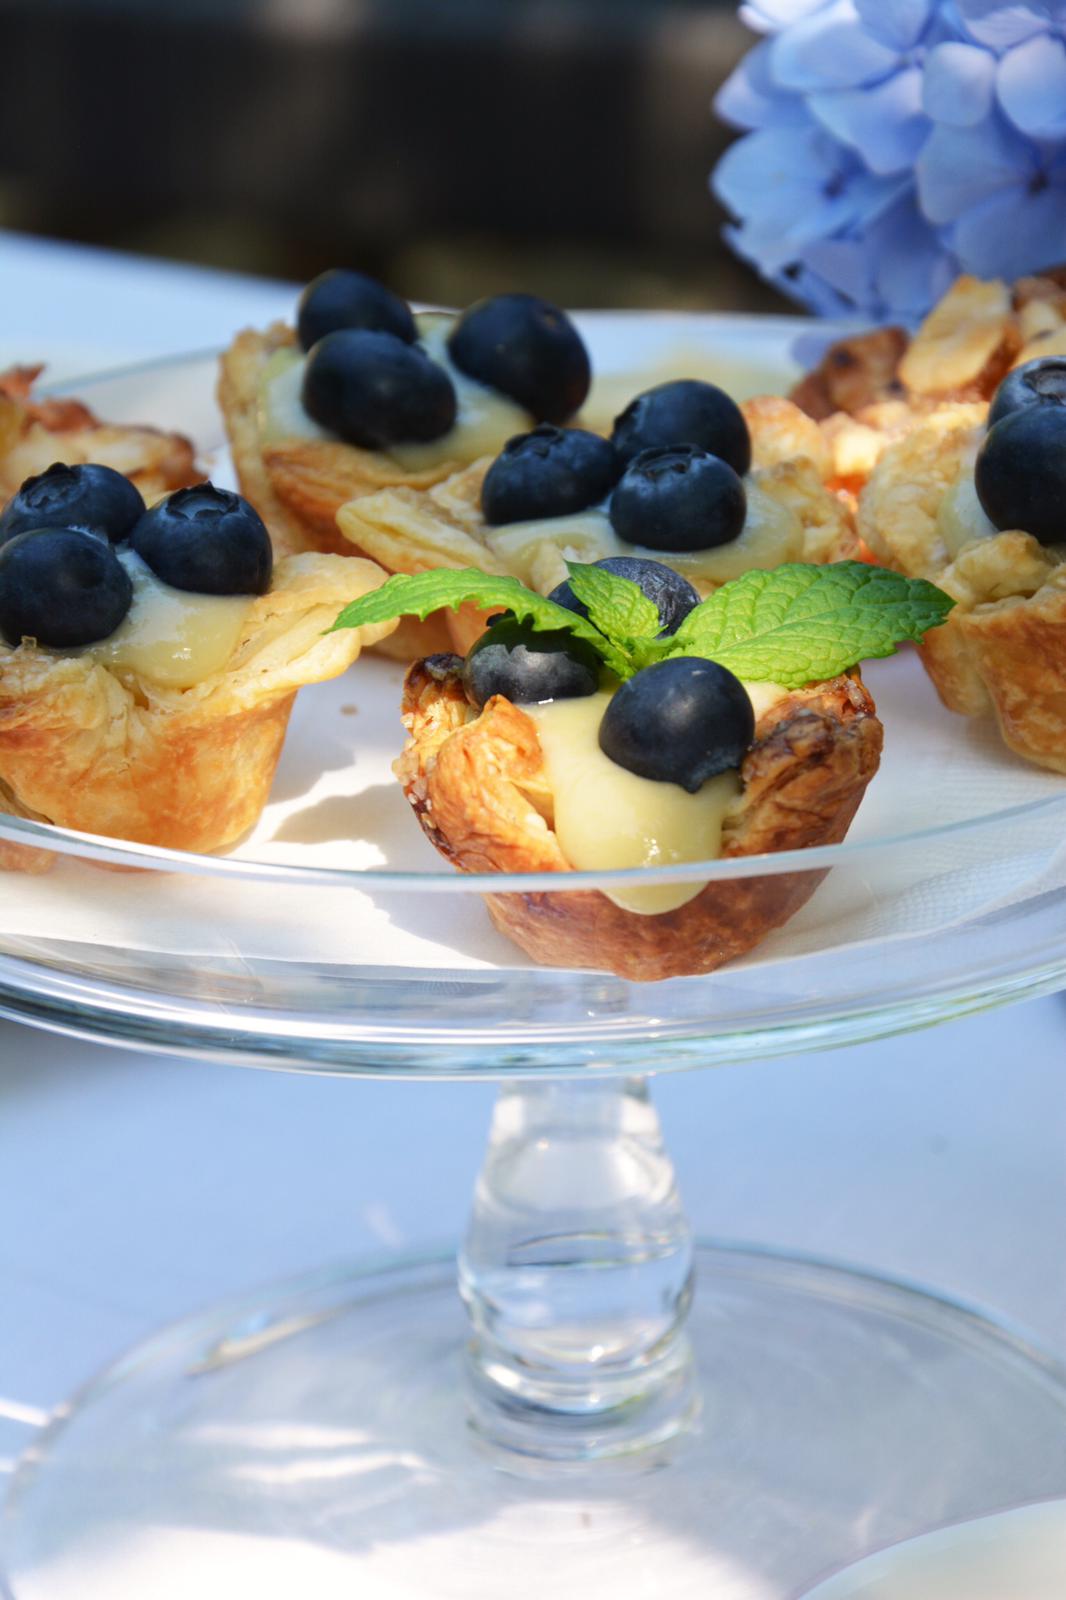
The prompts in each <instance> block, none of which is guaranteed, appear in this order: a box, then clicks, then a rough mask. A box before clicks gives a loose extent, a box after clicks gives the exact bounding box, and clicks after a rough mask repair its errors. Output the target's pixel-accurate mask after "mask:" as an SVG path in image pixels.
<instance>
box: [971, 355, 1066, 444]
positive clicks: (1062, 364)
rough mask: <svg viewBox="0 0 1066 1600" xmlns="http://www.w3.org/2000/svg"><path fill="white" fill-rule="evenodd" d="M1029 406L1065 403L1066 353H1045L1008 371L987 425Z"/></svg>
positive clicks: (1061, 404)
mask: <svg viewBox="0 0 1066 1600" xmlns="http://www.w3.org/2000/svg"><path fill="white" fill-rule="evenodd" d="M1027 406H1066V356H1042V357H1041V358H1040V359H1039V360H1037V361H1027V362H1026V363H1025V365H1024V366H1021V367H1015V369H1014V371H1013V372H1008V373H1007V376H1006V377H1005V378H1004V380H1003V382H1002V383H1001V384H1000V386H999V388H998V389H997V390H996V392H995V394H994V396H993V397H992V406H991V409H990V410H989V413H988V426H989V427H990V428H993V427H995V425H996V423H997V422H1002V420H1003V418H1004V417H1008V416H1010V414H1011V412H1012V411H1022V410H1024V409H1025V407H1027Z"/></svg>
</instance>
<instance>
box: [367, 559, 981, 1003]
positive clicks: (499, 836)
mask: <svg viewBox="0 0 1066 1600" xmlns="http://www.w3.org/2000/svg"><path fill="white" fill-rule="evenodd" d="M899 585H903V587H902V588H899V587H897V586H899ZM445 595H449V596H450V601H451V603H459V602H460V601H462V600H463V599H464V598H466V597H469V598H472V599H474V600H475V601H477V602H478V603H482V604H483V603H486V602H487V601H489V600H490V599H493V598H494V599H495V600H496V601H497V602H498V603H500V604H501V605H507V606H508V607H509V611H510V615H504V616H502V617H500V618H498V619H497V620H496V621H495V622H494V623H493V625H492V626H491V627H490V628H489V629H488V630H487V632H486V633H485V634H484V635H483V637H482V638H481V639H480V640H479V641H478V642H477V643H476V644H475V645H474V647H473V648H472V649H471V651H470V652H469V653H468V655H467V656H466V658H465V661H464V660H463V659H461V658H460V657H458V656H457V655H454V654H449V655H438V656H434V657H430V658H427V659H425V660H423V661H419V662H416V663H415V664H414V665H413V666H412V667H411V668H410V669H409V671H408V675H407V680H406V685H405V690H404V701H403V721H404V724H405V726H406V728H407V733H408V741H407V746H406V749H405V750H404V752H403V754H402V755H401V756H400V758H399V759H398V760H397V762H396V764H395V771H396V775H397V777H398V778H399V780H400V782H401V784H402V785H403V789H404V792H405V794H406V795H407V798H408V800H409V802H410V804H411V806H412V807H413V809H414V811H415V813H416V814H417V816H418V819H419V821H420V823H421V825H422V828H423V830H424V831H425V833H426V835H427V837H428V838H429V839H430V840H431V842H432V843H433V844H434V845H435V846H436V848H437V849H438V850H439V851H440V853H441V854H442V855H443V856H445V857H446V858H447V859H448V860H449V861H452V862H454V863H455V865H456V866H457V867H459V868H460V870H462V871H466V872H480V873H493V872H507V873H514V872H537V873H557V874H559V888H558V890H556V889H549V890H546V891H540V890H538V891H536V892H527V893H501V894H492V893H490V894H489V895H488V896H487V902H488V908H489V913H490V915H491V917H492V919H493V921H494V922H495V924H496V925H497V927H498V928H499V929H500V930H501V931H502V932H504V933H505V934H507V935H508V936H509V937H510V938H512V939H514V940H515V942H516V943H517V944H519V945H520V946H521V947H522V948H523V949H524V950H525V951H526V952H527V953H528V954H530V955H531V956H533V957H534V959H535V960H537V961H541V962H544V963H546V964H548V965H553V966H585V967H599V968H606V969H608V970H610V971H612V972H615V973H617V974H618V975H619V976H622V977H626V978H631V979H657V978H667V977H676V976H681V975H684V974H693V973H703V972H710V971H712V970H713V969H714V968H716V967H718V966H720V965H721V964H722V963H723V962H725V961H729V960H732V959H733V958H735V957H737V956H739V955H742V954H744V953H745V952H746V951H748V950H750V949H752V948H753V947H754V946H755V945H756V944H758V943H759V941H760V940H761V939H763V938H764V937H765V936H766V934H768V933H769V932H770V931H771V930H772V929H774V928H777V927H780V926H781V924H782V923H784V922H785V921H787V919H788V918H789V917H790V916H792V915H793V914H794V913H795V912H796V911H797V910H798V909H799V908H800V907H801V906H802V905H803V904H804V903H805V902H806V900H807V899H808V898H809V897H810V895H811V894H812V893H813V892H814V890H815V889H816V887H817V886H818V883H819V882H820V881H821V879H822V877H823V876H824V873H823V872H821V871H818V870H811V871H803V870H801V869H797V870H796V871H788V872H784V873H781V874H778V875H763V876H759V877H752V878H743V879H737V880H733V881H727V882H724V883H721V884H717V883H714V884H712V883H708V882H706V879H704V880H703V881H701V879H700V875H699V872H698V871H696V872H695V874H694V881H685V882H682V883H677V882H669V883H656V884H643V883H641V882H639V880H638V881H637V882H636V883H635V884H633V883H631V882H627V883H626V884H625V886H624V887H623V886H620V887H619V888H618V889H617V891H615V890H613V889H612V890H611V891H610V892H609V893H607V892H600V891H599V890H588V889H584V888H582V889H578V890H567V888H566V883H565V879H566V874H567V873H568V872H570V871H571V870H574V869H578V870H595V871H599V870H609V869H613V868H628V867H639V866H648V865H657V866H663V865H672V864H674V863H686V862H690V863H697V862H699V863H705V862H707V861H709V860H712V859H714V858H716V857H736V856H751V855H761V854H765V853H769V852H777V851H782V850H803V849H806V848H809V847H811V846H814V845H822V844H832V843H836V842H839V841H840V840H841V839H843V837H844V835H845V834H846V832H847V829H848V826H849V824H850V823H851V820H852V818H853V817H854V815H855V812H856V810H857V808H858V806H859V803H860V801H861V799H862V797H863V794H864V793H865V790H866V786H867V784H868V783H869V782H870V780H871V778H872V777H873V775H874V773H875V772H876V770H877V767H878V763H879V759H880V752H881V741H882V730H881V724H880V722H879V721H878V718H877V715H876V712H875V708H874V704H873V701H872V700H871V698H870V696H869V694H868V693H867V691H866V689H865V687H864V686H863V683H862V680H861V678H860V676H859V674H858V671H857V670H854V657H855V654H856V653H857V652H858V653H863V650H864V645H863V641H866V643H867V644H868V647H869V651H873V652H875V653H878V654H887V653H889V652H890V651H891V649H892V648H893V639H894V637H895V636H896V635H897V633H898V635H899V637H904V636H908V637H913V636H915V630H916V629H920V628H922V627H924V626H927V625H930V624H931V623H933V622H935V621H937V620H939V619H940V617H941V616H942V615H943V614H944V610H945V609H946V607H947V606H948V605H949V604H950V602H948V601H947V600H946V599H945V597H944V596H942V595H940V594H939V592H938V591H937V590H935V589H933V588H932V586H931V585H928V584H923V583H919V584H916V585H915V584H913V583H910V582H908V581H907V580H903V579H900V578H898V577H896V576H895V575H893V574H889V573H879V572H876V571H875V570H874V569H870V568H868V567H866V566H864V565H863V564H862V563H858V562H849V563H844V564H842V565H838V566H833V567H816V566H811V565H792V566H789V567H783V568H780V569H778V571H776V572H774V573H763V572H752V573H749V574H747V575H746V577H744V578H742V579H739V580H737V581H735V582H733V583H730V584H727V585H725V586H724V587H723V588H722V589H721V590H720V591H719V592H718V593H717V594H716V595H715V596H714V597H712V598H711V599H709V600H707V601H704V602H702V603H699V602H698V597H697V596H696V595H695V593H694V592H693V591H692V590H691V588H690V586H689V585H688V584H687V583H686V582H685V580H684V579H681V578H679V577H678V575H677V574H676V573H674V572H673V571H672V569H670V568H668V567H664V566H663V565H661V564H660V563H657V562H653V561H649V560H641V561H632V562H631V563H630V566H629V568H628V575H626V574H625V573H623V572H621V571H620V570H619V569H618V568H617V567H612V566H611V565H606V566H604V565H600V566H587V565H584V564H581V563H571V565H570V568H569V577H568V579H567V583H566V585H565V586H564V587H563V589H562V590H561V591H557V595H556V598H555V599H554V600H545V599H543V598H542V597H540V596H537V595H536V594H534V593H532V592H531V591H529V590H524V589H523V587H522V586H521V585H520V584H518V583H516V582H515V581H514V580H513V579H507V578H504V579H494V578H493V577H491V575H485V574H478V573H472V572H466V573H454V574H446V573H440V572H438V573H431V574H423V575H421V576H415V577H411V578H404V577H399V576H397V577H393V578H391V579H390V580H389V582H388V584H387V585H386V586H385V587H384V588H383V589H382V590H380V591H379V592H378V593H377V594H376V595H373V596H369V597H367V599H366V600H364V601H359V602H357V603H356V605H355V606H354V607H352V608H351V610H350V612H349V613H348V615H347V616H346V617H342V618H341V619H339V624H340V625H341V626H343V625H345V624H346V623H348V622H350V623H352V624H353V625H354V624H357V623H359V622H365V621H366V620H368V619H372V618H374V617H377V616H380V615H383V614H387V613H388V612H389V611H390V610H394V609H396V608H401V607H408V606H409V607H411V608H412V609H413V610H414V611H415V614H418V613H419V612H420V611H421V610H423V609H425V608H426V607H428V606H430V605H432V604H433V603H434V601H437V602H438V603H439V600H440V598H441V597H442V596H445ZM835 622H839V624H840V627H841V641H842V642H840V643H838V642H836V641H835V640H834V639H833V638H832V637H831V632H830V630H831V629H832V628H833V626H834V623H835ZM812 628H813V632H812V631H811V629H812ZM864 629H865V630H866V631H865V632H864ZM875 636H876V639H877V641H878V642H877V644H876V646H875V642H874V641H875ZM845 637H846V642H843V641H844V639H845ZM869 651H868V652H867V653H869ZM838 669H839V670H838ZM772 672H776V673H777V674H778V675H779V676H780V677H782V678H784V679H785V680H786V681H785V682H776V681H769V674H770V673H772ZM823 674H824V676H823ZM807 680H811V681H807Z"/></svg>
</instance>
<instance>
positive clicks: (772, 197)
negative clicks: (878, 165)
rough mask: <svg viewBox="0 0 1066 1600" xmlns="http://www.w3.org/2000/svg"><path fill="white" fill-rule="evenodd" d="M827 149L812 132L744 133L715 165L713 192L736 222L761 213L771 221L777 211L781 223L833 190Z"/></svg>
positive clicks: (822, 139)
mask: <svg viewBox="0 0 1066 1600" xmlns="http://www.w3.org/2000/svg"><path fill="white" fill-rule="evenodd" d="M829 143H830V142H829V140H827V139H826V137H825V135H824V134H820V133H818V132H817V131H816V130H814V129H804V130H801V131H798V132H797V131H795V130H789V131H788V132H785V131H783V130H781V129H778V128H764V129H760V130H759V131H758V132H757V133H749V134H747V135H745V137H744V138H742V139H737V140H736V141H735V143H733V144H731V145H730V147H729V149H728V150H727V151H726V152H725V155H724V156H723V157H722V159H721V161H719V163H718V166H717V167H716V168H715V172H714V177H713V187H714V192H715V194H716V195H717V196H718V198H719V200H721V202H722V204H723V205H725V206H727V207H728V208H729V210H730V211H732V212H733V214H734V215H735V216H738V217H749V216H758V215H759V214H760V213H765V214H766V215H767V217H768V218H772V216H773V215H774V212H775V210H778V209H779V208H780V212H781V215H782V219H783V220H785V219H787V217H789V216H790V215H791V212H792V210H793V209H794V207H795V206H802V205H808V204H809V203H810V196H811V194H812V193H816V192H818V191H820V190H821V188H822V187H823V186H824V185H826V184H830V185H832V183H833V179H834V167H833V164H832V162H831V161H830V160H827V159H826V155H827V150H828V147H829ZM794 197H795V198H794ZM785 225H786V226H787V221H786V223H785Z"/></svg>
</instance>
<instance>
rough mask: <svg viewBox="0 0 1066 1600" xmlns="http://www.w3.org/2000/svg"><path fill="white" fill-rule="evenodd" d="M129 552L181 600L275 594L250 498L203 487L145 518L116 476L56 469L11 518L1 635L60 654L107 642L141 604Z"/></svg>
mask: <svg viewBox="0 0 1066 1600" xmlns="http://www.w3.org/2000/svg"><path fill="white" fill-rule="evenodd" d="M122 545H126V546H127V547H128V549H129V550H131V551H133V552H134V554H135V555H137V556H139V557H140V559H141V560H142V561H143V562H144V563H145V565H146V566H147V567H149V568H150V569H151V571H152V572H153V573H155V575H156V577H157V578H159V579H161V580H162V582H163V583H167V584H169V585H170V586H171V587H172V588H175V589H184V590H188V591H191V592H192V593H194V594H207V595H259V594H265V593H266V591H267V590H268V589H269V587H270V578H271V571H272V568H273V552H272V549H271V544H270V535H269V534H268V533H267V530H266V527H265V525H264V523H263V521H262V518H261V517H260V516H259V514H258V513H257V512H256V511H255V510H254V509H253V508H252V507H251V506H250V505H249V504H248V502H247V501H246V500H244V499H242V498H241V496H240V495H238V494H232V493H231V492H230V491H229V490H227V489H216V488H215V486H214V485H213V484H210V483H204V484H199V485H197V486H196V487H195V488H192V489H178V490H176V491H175V493H174V494H171V495H168V496H167V497H166V498H165V499H164V500H160V501H159V502H158V503H157V504H156V505H154V506H152V507H151V508H146V506H145V503H144V500H143V498H142V496H141V494H140V491H139V490H138V489H137V487H136V485H134V484H133V483H131V482H130V480H129V479H128V478H125V477H123V475H122V474H121V473H120V472H116V471H114V469H113V468H111V467H105V466H100V465H98V464H96V463H87V464H84V465H79V466H73V467H71V466H63V465H61V464H59V463H56V465H54V466H51V467H49V468H48V470H47V472H42V473H40V474H39V475H38V476H37V477H34V478H27V480H26V482H25V483H24V484H23V485H22V487H21V489H19V491H18V493H17V494H16V495H15V496H14V497H13V498H12V499H11V500H10V501H9V502H8V504H7V506H6V507H5V509H4V512H3V514H2V515H0V635H2V636H3V638H4V639H5V640H6V641H7V643H8V644H11V645H18V644H20V643H21V641H22V640H23V639H36V640H37V642H38V644H43V645H47V646H49V647H50V648H52V649H58V650H62V649H73V648H76V647H78V646H80V645H88V644H96V643H97V642H98V641H99V640H101V639H106V638H107V637H108V636H109V635H110V634H112V633H114V631H115V629H116V628H117V627H118V626H119V624H120V623H121V622H122V621H123V619H124V618H125V616H126V615H127V613H128V611H129V609H130V605H131V603H132V600H133V584H132V582H131V579H130V575H129V572H128V570H127V567H126V565H125V564H124V563H123V561H122V560H121V559H120V556H119V554H118V553H117V550H116V547H117V546H122Z"/></svg>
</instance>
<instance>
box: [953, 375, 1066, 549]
mask: <svg viewBox="0 0 1066 1600" xmlns="http://www.w3.org/2000/svg"><path fill="white" fill-rule="evenodd" d="M974 486H975V488H976V490H977V498H978V499H979V500H980V502H981V505H982V506H983V508H984V512H985V515H986V516H987V517H988V519H989V521H990V522H991V523H992V524H993V526H994V527H996V528H1000V529H1007V528H1021V529H1023V530H1024V531H1025V532H1026V533H1031V534H1032V535H1033V538H1034V539H1039V541H1040V543H1041V544H1045V545H1051V544H1066V357H1062V356H1044V357H1043V358H1042V359H1040V360H1037V361H1027V362H1026V363H1025V365H1024V366H1021V367H1016V368H1015V370H1014V371H1013V372H1010V373H1008V374H1007V376H1006V378H1004V380H1003V382H1002V383H1001V384H1000V386H999V388H998V390H997V391H996V396H995V399H994V400H993V401H992V406H991V409H990V411H989V413H988V433H987V434H986V435H985V439H984V442H983V444H982V445H981V449H980V451H979V452H978V456H977V462H976V465H975V467H974Z"/></svg>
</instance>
